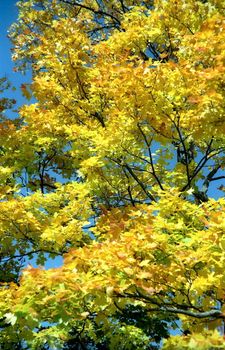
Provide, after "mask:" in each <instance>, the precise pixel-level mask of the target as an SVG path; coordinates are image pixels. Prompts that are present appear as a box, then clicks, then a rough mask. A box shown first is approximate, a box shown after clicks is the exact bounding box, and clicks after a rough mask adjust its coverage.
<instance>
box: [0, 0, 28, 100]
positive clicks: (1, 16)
mask: <svg viewBox="0 0 225 350" xmlns="http://www.w3.org/2000/svg"><path fill="white" fill-rule="evenodd" d="M16 3H17V0H0V43H1V45H0V77H7V78H8V80H9V81H10V83H11V84H12V86H14V87H15V88H16V90H15V91H12V90H9V91H7V92H6V93H5V94H4V95H5V96H7V97H11V98H14V99H15V100H16V101H17V106H20V105H21V104H23V103H25V102H26V101H25V99H24V98H23V96H22V94H21V91H20V86H21V84H22V83H27V82H29V81H30V79H31V78H30V75H29V73H28V74H26V75H22V74H21V73H18V72H14V71H13V67H14V63H13V62H12V60H11V43H10V40H9V38H8V37H7V34H8V33H7V31H8V29H9V27H10V25H11V24H12V23H13V22H14V21H15V20H16V19H17V16H18V11H17V7H16Z"/></svg>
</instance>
